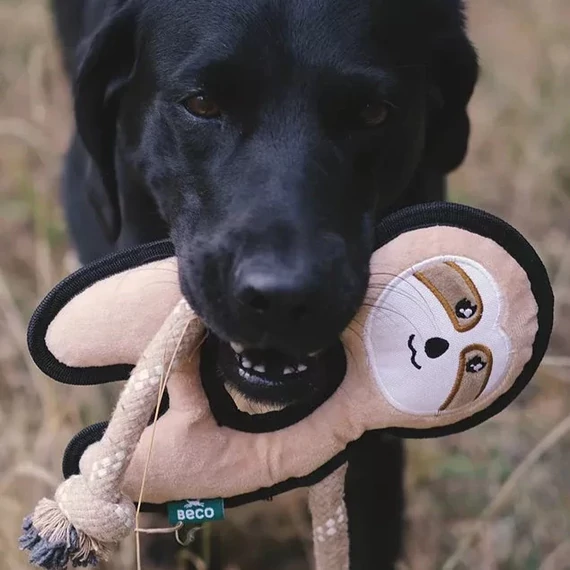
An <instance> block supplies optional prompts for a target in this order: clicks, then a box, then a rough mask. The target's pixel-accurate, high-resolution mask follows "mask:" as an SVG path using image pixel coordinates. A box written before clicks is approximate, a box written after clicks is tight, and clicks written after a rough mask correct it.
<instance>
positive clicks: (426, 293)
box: [22, 204, 553, 570]
mask: <svg viewBox="0 0 570 570" xmlns="http://www.w3.org/2000/svg"><path fill="white" fill-rule="evenodd" d="M371 268H372V271H371V275H372V278H371V281H370V286H369V289H368V293H367V295H366V299H365V302H364V303H363V306H362V308H361V310H360V312H359V313H358V314H357V315H356V317H355V318H354V320H353V322H352V323H351V325H350V326H349V327H348V328H347V330H346V331H345V333H344V334H343V336H342V338H341V342H342V349H343V350H341V353H342V358H341V360H339V361H338V362H339V365H338V367H336V368H335V370H338V373H339V378H338V382H337V384H336V389H335V390H334V391H333V392H332V393H331V394H328V395H327V397H326V398H324V399H323V401H322V402H321V403H320V405H318V406H316V407H315V409H312V410H305V411H304V412H303V411H299V410H293V411H289V410H284V411H282V412H272V413H268V414H264V415H263V416H261V417H259V418H256V419H255V420H252V419H251V417H249V418H248V417H245V416H246V414H243V413H240V412H239V411H238V410H237V409H235V406H234V407H233V408H232V405H231V403H230V400H229V398H228V394H227V393H226V392H225V391H224V390H223V388H221V389H217V388H216V387H215V382H213V381H211V379H210V380H209V378H208V376H209V375H211V374H212V366H211V360H212V357H211V352H212V350H216V348H215V343H216V341H215V339H214V340H212V339H208V340H206V342H205V343H204V339H205V336H206V335H207V331H206V330H205V327H204V325H203V324H202V323H201V321H200V320H199V319H198V317H196V315H195V314H194V313H193V312H192V310H191V308H190V307H189V306H188V304H187V303H186V301H185V300H184V299H183V297H182V294H181V292H180V289H179V286H178V281H177V279H176V278H175V276H176V274H177V262H176V257H175V255H174V251H173V250H172V246H171V245H170V244H169V243H165V242H161V243H158V244H153V245H150V246H144V247H141V248H138V249H136V250H132V251H129V252H123V253H120V254H117V255H114V256H112V257H111V258H108V259H106V260H103V261H100V262H98V263H96V264H94V265H92V266H87V267H84V268H82V269H81V270H79V271H78V272H77V273H75V274H74V275H71V276H70V277H69V278H68V279H66V280H65V281H64V282H63V283H62V284H60V285H59V286H58V287H56V289H54V291H52V292H51V293H50V295H48V297H46V299H45V300H44V302H43V303H42V304H41V305H40V307H39V308H38V310H37V311H36V314H35V315H34V317H33V319H32V322H31V325H30V332H29V346H30V351H31V354H32V356H33V357H34V359H35V361H36V363H37V364H38V366H39V367H40V368H42V370H44V371H45V372H46V373H47V374H48V375H49V376H51V377H53V378H55V379H56V380H59V381H62V382H66V383H73V384H83V385H85V384H93V383H100V382H109V381H117V380H124V379H126V378H127V377H129V376H130V379H129V381H128V383H127V386H126V387H125V390H124V392H123V394H122V396H121V400H120V402H119V405H118V406H117V411H116V412H115V415H114V416H113V419H112V420H111V422H110V424H100V425H98V426H91V427H90V428H88V429H87V430H85V431H84V432H82V433H81V434H79V435H78V436H77V437H76V438H75V439H74V440H73V441H72V442H71V444H70V446H69V447H68V450H67V452H66V456H65V459H64V474H65V476H66V481H65V482H64V483H63V484H62V487H63V486H65V485H66V484H67V485H68V487H67V488H66V490H64V491H61V492H60V490H58V493H57V494H56V503H55V504H54V503H53V502H47V501H45V500H44V501H45V502H44V503H40V505H39V506H38V508H37V509H36V512H35V513H34V515H32V517H31V518H30V519H29V520H28V521H27V522H26V526H25V528H26V533H25V534H24V537H23V538H22V544H23V546H24V548H28V549H29V550H30V551H31V556H32V561H33V562H35V563H37V564H39V565H41V566H44V567H46V568H63V567H65V564H67V563H68V562H71V563H77V564H86V563H92V562H95V561H96V559H98V558H100V557H103V556H104V554H105V553H106V547H105V544H107V543H109V542H114V541H116V540H118V539H120V538H121V537H122V536H125V534H127V533H128V532H131V531H132V529H133V526H134V513H133V509H134V507H133V504H134V503H135V502H136V501H138V500H139V499H142V501H143V503H144V505H145V508H149V509H154V510H156V509H157V508H162V506H163V505H165V504H166V503H169V502H172V501H179V500H198V499H200V500H202V499H218V498H221V499H224V500H225V501H226V505H227V506H236V505H239V504H243V503H246V502H249V501H252V500H256V499H260V498H267V497H270V496H272V495H275V494H277V493H280V492H284V491H286V490H288V489H292V488H294V487H299V486H310V487H311V495H310V496H311V509H312V513H313V522H314V529H315V530H314V538H315V556H316V559H317V566H318V567H319V569H320V570H324V569H325V568H326V569H327V570H343V569H347V568H348V565H349V552H350V544H349V539H348V535H347V523H346V510H345V508H344V502H343V487H344V481H343V477H344V467H343V466H344V464H345V463H346V461H350V450H351V444H352V443H353V442H355V441H357V440H358V439H359V438H360V437H361V436H362V435H363V434H364V433H365V432H367V431H369V430H378V429H383V430H390V431H391V432H392V433H394V434H396V435H399V436H402V437H437V436H442V435H446V434H450V433H454V432H458V431H462V430H465V429H469V428H471V427H473V426H475V425H477V424H479V423H481V422H482V421H485V420H486V419H488V418H490V417H491V416H493V415H494V414H496V413H498V412H500V411H501V410H502V409H504V408H505V406H507V405H508V404H509V403H510V402H511V401H512V400H513V399H514V398H515V397H516V396H517V395H518V394H519V393H520V391H521V390H522V389H523V388H524V386H525V385H526V384H527V383H528V382H529V380H530V379H531V378H532V376H533V374H534V373H535V371H536V369H537V367H538V365H539V364H540V361H541V359H542V358H543V356H544V353H545V351H546V348H547V345H548V341H549V338H550V334H551V330H552V312H553V299H552V291H551V287H550V283H549V280H548V277H547V274H546V271H545V269H544V266H543V264H542V263H541V261H540V259H539V258H538V256H537V255H536V253H535V251H534V250H533V249H532V247H531V246H530V245H529V244H528V242H527V241H526V240H525V239H524V238H523V237H522V236H521V235H520V234H518V233H517V232H516V231H515V230H514V229H513V228H511V227H510V226H509V225H508V224H506V223H505V222H503V221H501V220H498V219H497V218H494V217H493V216H490V215H489V214H486V213H485V212H481V211H479V210H475V209H472V208H468V207H464V206H459V205H455V204H430V205H427V206H426V205H424V206H419V207H414V208H410V209H408V210H404V211H402V212H399V213H397V214H395V215H393V216H391V217H390V218H388V219H387V220H386V221H385V222H384V223H383V224H382V226H381V227H379V228H378V249H377V251H376V252H375V253H374V255H373V257H372V260H371ZM165 276H170V279H169V278H165ZM157 300H160V302H157ZM212 343H214V344H212ZM212 346H213V347H214V348H212ZM135 365H136V367H135V368H134V369H133V366H135ZM166 382H167V384H166ZM165 385H166V389H167V392H168V406H167V409H162V410H161V413H160V417H159V419H158V421H157V422H156V424H154V423H151V424H150V425H149V419H150V418H151V417H152V416H153V413H152V412H153V411H154V410H155V409H156V407H157V404H160V396H161V393H162V388H164V386H165ZM129 398H130V399H129ZM142 400H144V405H143V404H141V402H142ZM135 401H136V402H137V406H138V407H133V408H132V409H131V408H130V407H129V406H130V405H131V404H133V402H135ZM163 408H164V407H163ZM125 410H127V411H128V413H129V414H131V415H130V416H129V418H128V419H129V422H130V423H129V424H128V425H129V427H128V430H130V431H129V434H128V435H127V436H124V437H123V432H121V431H120V429H123V428H124V426H125V425H126V423H125V422H124V421H123V423H121V418H118V416H119V415H120V414H122V413H127V412H125ZM129 410H132V411H129ZM157 417H158V414H157ZM230 420H231V421H230ZM127 423H128V422H127ZM133 425H135V428H133ZM117 426H119V427H117ZM120 426H122V427H120ZM230 426H231V427H230ZM124 429H127V428H124ZM125 433H126V432H125ZM129 438H130V440H132V442H131V443H129V441H130V440H129ZM107 478H110V480H112V489H111V491H112V492H109V486H110V485H111V484H110V483H109V484H108V483H107V482H106V483H105V485H106V487H105V489H106V491H105V493H106V494H105V493H104V494H105V498H104V502H105V505H110V509H111V510H113V509H114V511H113V512H116V511H117V510H120V511H121V516H119V517H118V519H117V521H118V522H117V523H116V524H115V526H113V528H112V529H111V530H110V529H108V528H107V529H105V531H104V532H101V531H100V529H98V528H97V529H94V528H92V526H90V523H89V520H87V521H86V520H85V519H81V520H77V519H74V515H73V514H72V513H73V512H74V509H73V505H72V504H70V503H72V501H75V500H76V499H78V497H74V498H73V499H70V497H71V496H72V495H74V494H75V495H77V494H79V495H80V497H79V499H80V500H81V501H82V504H83V505H84V504H85V502H86V501H87V502H88V501H89V500H93V501H95V502H96V501H97V500H99V497H98V496H97V493H98V492H99V491H97V490H94V488H95V487H96V488H97V489H98V488H99V487H101V481H102V480H105V481H107ZM74 481H81V484H80V485H79V486H78V485H77V484H76V483H73V482H74ZM93 481H95V482H96V483H95V484H94V485H91V483H92V482H93ZM74 485H75V486H74ZM105 485H103V486H105ZM77 489H81V492H79V491H78V490H77ZM141 489H142V494H141ZM85 495H88V496H87V497H86V496H85ZM48 503H49V505H48ZM73 504H75V503H73ZM97 504H98V503H97ZM118 505H119V506H120V509H119V508H118ZM50 509H51V510H50ZM57 509H59V511H61V512H62V513H64V515H65V517H64V519H65V521H67V522H68V524H69V526H68V527H67V531H66V532H67V534H65V533H64V534H63V535H62V534H61V533H60V534H59V535H58V534H57V533H56V532H55V531H54V530H53V525H51V526H50V524H48V518H49V517H46V515H45V512H46V511H49V512H50V513H51V516H52V519H53V513H54V512H55V511H56V510H57ZM97 510H98V511H100V512H103V511H105V509H104V506H101V507H100V508H99V507H98V508H97ZM59 511H57V512H59ZM105 512H106V511H105ZM93 516H94V515H93ZM105 516H107V515H105ZM330 521H333V524H332V526H331V525H330ZM327 523H328V524H329V527H328V531H330V529H331V528H334V532H328V534H327V526H326V525H327ZM62 524H63V523H62ZM101 524H103V523H101ZM60 526H61V525H60ZM70 528H71V529H73V532H71V531H70V530H69V529H70ZM121 529H123V530H121ZM73 533H75V535H77V534H78V533H79V534H80V535H82V536H83V542H81V540H79V541H77V540H75V542H74V540H73V536H75V535H74V534H73ZM97 533H99V534H97ZM64 535H65V536H64ZM62 536H63V537H64V538H62ZM54 537H55V538H54ZM70 537H71V538H70ZM85 537H89V538H90V539H92V540H91V542H89V541H88V540H86V538H85ZM109 537H112V538H111V539H109ZM56 538H57V539H58V540H59V542H58V540H56ZM86 542H87V543H88V544H89V547H85V544H86ZM55 543H57V544H59V548H60V550H59V551H58V554H57V556H56V555H54V554H53V552H54V549H53V548H52V550H50V548H49V545H50V544H51V545H53V544H55ZM79 543H81V544H82V545H83V546H82V547H79V546H78V545H79ZM61 545H64V546H61ZM46 552H48V553H49V556H48V555H46ZM50 556H51V558H50ZM54 561H55V562H54ZM56 563H57V564H59V566H58V565H57V564H56Z"/></svg>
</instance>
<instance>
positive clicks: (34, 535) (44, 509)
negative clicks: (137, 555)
mask: <svg viewBox="0 0 570 570" xmlns="http://www.w3.org/2000/svg"><path fill="white" fill-rule="evenodd" d="M22 531H23V534H22V536H21V537H20V540H19V543H20V550H27V551H29V553H30V556H29V560H30V563H31V564H32V565H34V566H38V567H40V568H44V569H45V570H64V569H65V568H67V567H68V565H69V564H71V565H72V566H73V567H74V568H78V567H83V568H85V567H88V566H96V565H97V564H98V563H99V561H100V560H105V559H107V557H108V555H109V553H110V547H109V546H108V545H105V544H102V543H100V542H98V541H96V540H94V539H93V538H91V537H89V536H87V535H86V534H85V533H83V532H81V531H80V530H77V529H75V528H74V527H73V525H72V524H71V523H70V522H69V520H68V519H67V517H66V516H65V515H64V513H63V512H62V511H61V509H60V508H59V506H58V505H57V503H56V502H55V501H50V500H47V499H43V500H42V501H40V503H39V504H38V506H37V507H36V510H35V512H34V514H33V515H30V516H28V517H26V518H25V519H24V523H23V525H22Z"/></svg>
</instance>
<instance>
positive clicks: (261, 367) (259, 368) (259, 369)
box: [253, 364, 265, 374]
mask: <svg viewBox="0 0 570 570" xmlns="http://www.w3.org/2000/svg"><path fill="white" fill-rule="evenodd" d="M253 369H254V370H255V371H256V372H259V373H260V374H265V365H263V364H258V365H257V366H254V367H253Z"/></svg>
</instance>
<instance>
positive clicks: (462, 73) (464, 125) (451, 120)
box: [426, 24, 479, 174]
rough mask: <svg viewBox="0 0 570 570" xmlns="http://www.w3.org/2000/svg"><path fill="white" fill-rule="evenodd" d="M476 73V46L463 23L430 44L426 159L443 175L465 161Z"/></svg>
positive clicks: (477, 74)
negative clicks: (430, 95)
mask: <svg viewBox="0 0 570 570" xmlns="http://www.w3.org/2000/svg"><path fill="white" fill-rule="evenodd" d="M478 76H479V63H478V58H477V53H476V51H475V48H474V47H473V45H472V44H471V42H470V41H469V39H468V37H467V35H466V33H465V27H464V24H462V25H461V26H460V27H459V29H457V31H456V32H454V33H453V34H451V35H449V36H447V37H446V36H444V37H441V38H439V39H438V41H437V42H436V44H435V45H434V46H433V51H432V59H431V80H432V89H433V92H434V98H435V105H434V107H435V108H434V109H433V110H432V113H431V116H430V120H429V123H428V132H427V147H426V153H427V155H426V158H427V162H428V164H429V165H430V166H431V167H433V168H434V169H436V170H437V171H438V172H440V173H442V174H447V173H448V172H451V171H452V170H455V169H456V168H457V167H458V166H459V165H460V164H461V163H462V162H463V160H464V158H465V155H466V154H467V148H468V143H469V135H470V127H471V125H470V121H469V116H468V114H467V106H468V104H469V101H470V99H471V96H472V95H473V91H474V89H475V85H476V83H477V79H478Z"/></svg>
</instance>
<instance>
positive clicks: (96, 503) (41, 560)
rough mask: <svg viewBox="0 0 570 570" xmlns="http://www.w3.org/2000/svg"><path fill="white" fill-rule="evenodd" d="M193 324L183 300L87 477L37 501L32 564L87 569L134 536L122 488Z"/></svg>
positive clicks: (135, 375) (149, 352)
mask: <svg viewBox="0 0 570 570" xmlns="http://www.w3.org/2000/svg"><path fill="white" fill-rule="evenodd" d="M191 324H195V325H198V326H200V327H201V325H199V320H198V319H194V321H193V322H192V312H191V310H190V307H189V306H188V304H187V303H186V301H180V303H179V304H178V305H177V306H176V307H175V309H174V310H173V311H172V313H171V314H170V316H169V317H168V318H167V319H166V321H165V322H164V324H163V325H162V327H161V329H160V330H159V331H158V333H157V334H156V335H155V336H154V338H153V340H152V341H151V342H150V344H149V346H148V347H147V349H146V350H145V352H144V354H143V355H142V357H141V359H140V360H139V362H138V364H137V365H136V367H135V368H134V370H133V371H132V373H131V375H130V378H129V380H128V382H127V384H126V385H125V388H124V389H123V392H122V393H121V396H120V398H119V401H118V403H117V405H116V408H115V411H114V413H113V416H112V418H111V421H110V422H109V426H108V427H107V430H106V432H105V434H104V436H103V438H102V439H101V441H100V443H99V444H98V445H97V446H96V451H95V452H94V453H95V455H94V461H93V463H92V466H91V469H90V470H89V472H87V473H81V474H80V475H74V476H72V477H70V478H69V479H67V480H66V481H64V482H63V483H62V484H61V485H60V486H59V487H58V489H57V491H56V493H55V501H51V500H48V499H42V500H41V501H40V502H39V503H38V506H37V507H36V509H35V511H34V513H33V514H32V516H31V517H29V518H28V519H26V521H25V522H24V535H23V536H22V537H21V539H20V544H21V547H22V548H23V549H26V550H30V561H31V562H32V563H34V564H37V565H39V566H42V567H44V568H50V569H55V568H65V567H67V564H68V562H71V563H72V564H73V565H74V566H75V565H82V566H83V565H86V564H92V563H94V562H96V561H97V560H98V559H105V558H107V556H108V554H109V551H110V549H111V545H113V544H115V543H117V542H119V541H120V540H122V539H124V538H125V537H127V536H128V535H129V534H130V533H131V532H133V531H134V528H135V520H136V507H135V505H134V504H133V501H132V500H131V499H130V498H129V497H127V496H126V495H125V494H123V493H122V492H121V483H122V480H123V477H124V475H125V472H126V470H127V468H128V466H129V463H130V461H131V459H132V456H133V454H134V452H135V449H136V447H137V444H138V442H139V439H140V437H141V435H142V433H143V431H144V430H145V428H146V427H147V424H148V421H149V419H150V417H151V414H152V412H153V410H154V408H155V406H156V402H157V398H158V393H159V390H160V385H161V380H162V379H163V377H164V374H165V372H166V370H165V364H166V363H170V367H171V368H176V366H177V363H179V362H180V360H181V359H183V358H188V354H189V349H190V343H191V342H192V341H193V340H195V337H196V333H197V332H199V331H198V330H196V326H194V327H190V325H191ZM191 333H192V334H191ZM56 551H57V552H56Z"/></svg>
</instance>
